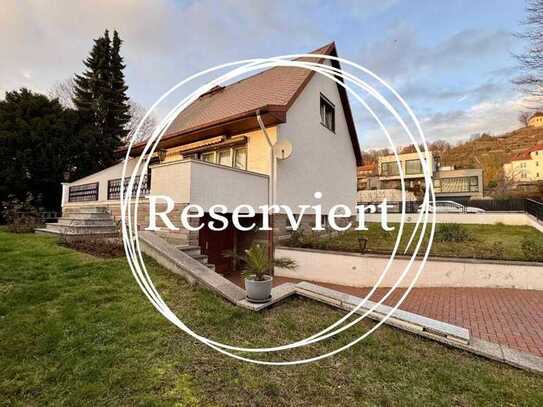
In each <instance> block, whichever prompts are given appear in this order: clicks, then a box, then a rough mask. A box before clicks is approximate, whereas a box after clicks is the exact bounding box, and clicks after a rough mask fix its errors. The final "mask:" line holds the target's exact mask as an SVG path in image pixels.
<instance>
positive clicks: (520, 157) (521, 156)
mask: <svg viewBox="0 0 543 407" xmlns="http://www.w3.org/2000/svg"><path fill="white" fill-rule="evenodd" d="M541 150H543V144H536V145H534V146H532V147H530V148H527V149H526V150H523V151H521V152H520V153H518V154H516V155H515V156H514V157H512V158H511V162H512V161H524V160H530V159H531V158H532V157H531V156H530V154H531V153H533V152H534V151H541Z"/></svg>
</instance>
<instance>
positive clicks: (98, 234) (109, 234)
mask: <svg viewBox="0 0 543 407" xmlns="http://www.w3.org/2000/svg"><path fill="white" fill-rule="evenodd" d="M34 233H36V234H38V235H50V236H63V235H66V236H73V237H77V236H80V237H89V236H95V237H117V236H118V235H119V233H118V232H94V233H92V232H91V233H73V232H63V231H60V230H56V229H46V228H37V229H34Z"/></svg>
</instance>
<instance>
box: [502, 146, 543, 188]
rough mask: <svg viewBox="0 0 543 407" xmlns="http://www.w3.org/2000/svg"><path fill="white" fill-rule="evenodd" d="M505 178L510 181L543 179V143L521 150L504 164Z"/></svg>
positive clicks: (525, 181)
mask: <svg viewBox="0 0 543 407" xmlns="http://www.w3.org/2000/svg"><path fill="white" fill-rule="evenodd" d="M503 172H504V175H505V178H506V179H507V180H508V181H510V182H521V183H527V182H528V183H529V182H541V181H543V144H536V145H534V146H533V147H531V148H527V149H526V150H524V151H521V152H520V153H518V154H517V155H515V156H514V157H512V158H511V161H510V162H508V163H505V164H504V165H503Z"/></svg>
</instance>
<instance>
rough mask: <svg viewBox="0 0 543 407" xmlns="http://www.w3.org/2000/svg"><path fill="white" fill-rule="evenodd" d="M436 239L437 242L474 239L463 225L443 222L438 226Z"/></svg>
mask: <svg viewBox="0 0 543 407" xmlns="http://www.w3.org/2000/svg"><path fill="white" fill-rule="evenodd" d="M435 240H436V241H437V242H465V241H468V240H472V236H471V235H470V233H469V232H468V231H467V229H466V228H465V227H464V226H462V225H459V224H457V223H441V224H439V225H438V226H437V230H436V234H435Z"/></svg>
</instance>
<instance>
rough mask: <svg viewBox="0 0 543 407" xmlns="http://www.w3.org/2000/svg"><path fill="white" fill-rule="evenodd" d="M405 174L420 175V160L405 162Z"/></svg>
mask: <svg viewBox="0 0 543 407" xmlns="http://www.w3.org/2000/svg"><path fill="white" fill-rule="evenodd" d="M405 173H406V174H407V175H413V174H422V163H421V162H420V160H407V161H406V162H405Z"/></svg>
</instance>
